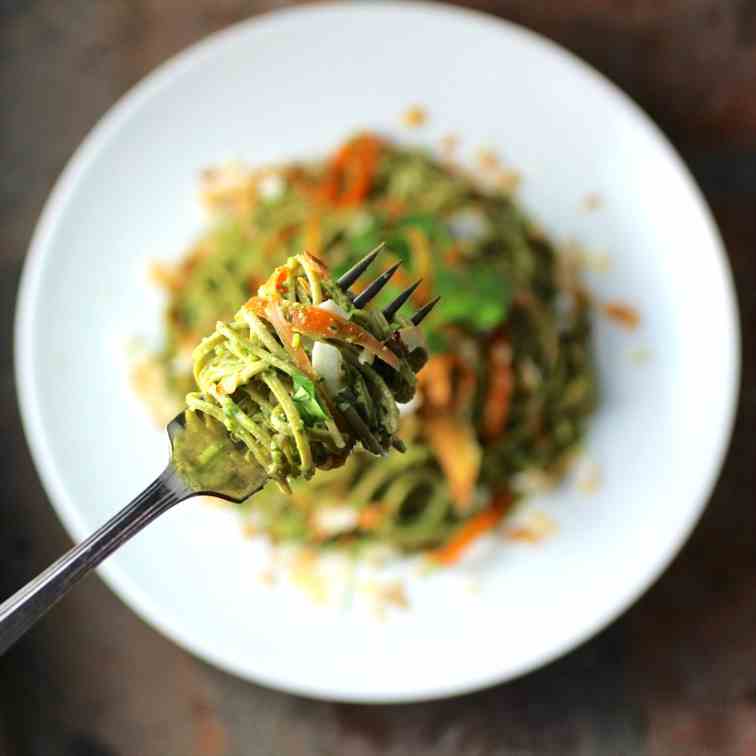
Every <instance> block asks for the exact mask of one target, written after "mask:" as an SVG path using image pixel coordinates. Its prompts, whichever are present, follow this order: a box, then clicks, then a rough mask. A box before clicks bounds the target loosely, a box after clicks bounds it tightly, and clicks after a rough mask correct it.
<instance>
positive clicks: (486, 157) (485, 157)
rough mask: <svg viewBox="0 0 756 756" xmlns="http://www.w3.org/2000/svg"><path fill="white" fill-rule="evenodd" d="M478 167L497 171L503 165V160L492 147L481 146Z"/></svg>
mask: <svg viewBox="0 0 756 756" xmlns="http://www.w3.org/2000/svg"><path fill="white" fill-rule="evenodd" d="M478 167H479V168H481V169H482V170H484V171H497V170H498V169H499V168H500V167H501V161H500V160H499V156H498V155H497V154H496V152H494V150H492V149H491V148H490V147H481V148H480V149H479V150H478Z"/></svg>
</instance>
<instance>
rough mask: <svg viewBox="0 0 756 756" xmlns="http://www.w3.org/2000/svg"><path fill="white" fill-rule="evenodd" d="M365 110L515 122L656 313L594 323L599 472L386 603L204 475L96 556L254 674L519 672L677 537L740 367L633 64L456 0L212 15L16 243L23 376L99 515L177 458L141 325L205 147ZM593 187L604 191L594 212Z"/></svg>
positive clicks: (497, 139) (194, 640)
mask: <svg viewBox="0 0 756 756" xmlns="http://www.w3.org/2000/svg"><path fill="white" fill-rule="evenodd" d="M415 102H419V103H421V104H423V105H425V106H426V107H427V109H428V112H429V115H430V121H429V124H428V125H427V126H426V127H425V128H424V129H422V130H420V131H418V132H412V133H411V134H410V133H409V132H407V131H406V130H403V129H402V128H401V127H400V125H399V124H400V114H401V113H402V112H403V111H404V110H405V109H406V108H407V107H408V106H409V105H411V104H412V103H415ZM363 127H370V128H376V129H379V130H381V131H383V132H386V133H389V134H392V135H395V136H397V137H398V138H407V137H408V136H411V137H412V138H413V139H415V140H419V141H421V142H424V143H426V144H437V143H438V140H439V139H440V137H441V136H442V135H444V134H446V133H450V132H453V133H456V134H458V135H460V136H461V137H462V139H463V147H464V148H465V149H466V150H467V152H468V154H473V153H474V151H475V149H476V147H478V146H480V145H489V146H492V147H495V148H497V149H498V150H499V152H500V153H501V154H502V155H503V156H505V157H506V158H507V159H508V160H509V161H510V162H513V163H514V164H515V165H516V166H517V168H518V169H519V170H521V171H522V173H523V175H524V177H525V180H524V183H523V188H522V199H523V201H524V202H525V204H526V205H527V206H528V207H529V208H531V209H532V210H533V211H534V212H535V213H536V215H537V216H538V218H539V219H540V220H542V221H543V223H544V225H545V226H546V228H547V229H548V230H549V231H550V232H551V233H552V234H554V235H555V236H556V237H558V238H561V239H567V238H570V237H575V238H577V239H579V240H580V241H582V242H584V243H585V244H587V245H589V247H591V248H593V249H596V250H602V251H606V252H607V253H608V254H609V257H610V260H611V269H610V271H609V272H607V273H604V274H595V275H593V276H592V280H591V283H592V285H593V286H594V288H595V290H596V292H597V293H598V294H599V296H600V297H603V298H619V299H622V300H624V301H627V302H629V303H631V304H633V305H634V306H636V307H637V308H638V309H639V310H640V312H641V314H642V327H641V328H640V329H639V330H638V331H637V332H636V333H633V334H629V333H627V332H625V331H622V329H619V328H617V327H616V326H613V325H611V324H608V323H607V322H604V321H600V322H599V323H598V324H597V334H596V336H597V345H598V355H599V361H600V370H601V379H602V390H603V402H602V405H601V409H600V411H599V412H598V414H597V416H596V418H595V422H594V423H593V429H592V432H591V435H590V439H589V448H590V454H591V456H592V457H593V459H595V461H596V462H597V463H598V464H599V466H600V470H601V476H602V481H603V482H602V485H601V486H600V488H599V490H598V491H597V492H596V493H595V494H594V495H592V496H589V495H586V494H584V493H581V492H580V491H579V490H577V489H576V488H575V487H574V486H565V487H563V488H561V489H560V490H559V491H558V492H556V493H555V494H553V495H551V496H550V497H546V498H545V499H543V500H542V501H540V502H538V506H539V507H540V508H542V509H544V510H546V511H548V512H550V513H551V514H552V516H553V517H554V518H555V519H556V520H557V522H558V524H559V531H558V533H557V534H556V535H555V536H554V537H552V538H551V539H549V540H547V541H546V542H544V543H543V544H541V545H539V546H537V547H534V546H525V545H516V544H506V543H503V544H502V545H501V546H500V547H499V549H498V550H497V552H496V556H495V557H494V558H490V559H488V560H486V561H485V562H484V563H481V564H479V565H478V566H477V570H478V574H479V575H480V576H481V585H480V590H479V592H478V593H476V594H474V595H473V594H469V593H468V592H466V591H465V590H462V589H460V585H461V584H462V583H463V582H464V581H463V580H462V579H461V578H460V577H459V575H458V574H451V575H444V576H435V577H430V578H420V577H417V576H412V577H410V578H409V591H410V598H411V603H412V606H411V609H410V610H409V611H406V612H400V611H397V612H393V613H391V615H390V616H389V617H388V619H387V620H386V621H385V622H377V621H375V620H374V619H373V618H371V617H369V616H366V614H365V613H360V612H359V611H356V610H355V611H345V610H343V609H340V608H338V607H336V608H333V607H331V608H321V607H316V606H313V605H312V604H311V603H310V602H309V601H308V600H307V599H305V598H303V597H299V596H298V595H297V594H293V593H290V592H287V590H286V589H283V588H275V589H271V588H269V587H266V586H264V585H262V584H261V583H260V582H259V581H258V580H257V578H256V573H257V571H259V569H260V565H261V564H262V562H261V560H262V558H263V553H262V552H263V549H262V547H260V546H259V545H255V544H254V543H251V542H250V541H247V540H244V539H243V538H242V536H241V534H240V532H239V529H238V528H237V525H236V522H235V520H234V518H233V517H232V516H230V515H229V514H228V513H227V512H224V511H222V510H220V509H215V508H212V507H208V506H204V505H202V504H200V503H192V504H189V505H184V506H182V507H180V508H178V509H177V510H174V511H173V512H171V513H169V514H168V515H167V516H166V517H165V518H164V519H163V520H162V521H160V522H158V523H156V524H155V525H153V526H151V527H150V528H149V529H148V530H147V531H146V532H145V533H143V534H142V535H140V536H139V537H138V538H136V539H135V540H134V541H133V542H132V543H130V544H128V545H127V546H126V547H125V548H124V549H123V550H122V551H120V552H119V553H117V554H116V555H114V556H113V557H112V558H111V559H110V560H109V562H108V563H107V564H106V565H105V567H104V568H103V575H104V577H105V579H106V580H107V581H108V582H109V584H110V585H111V586H112V587H113V588H114V589H115V590H116V591H117V592H118V593H119V594H120V595H121V596H122V597H123V598H124V600H125V601H127V602H128V604H129V605H130V606H132V607H133V608H134V609H135V610H136V611H137V612H139V613H140V614H141V615H142V616H143V617H144V618H145V619H146V620H147V621H148V622H150V623H152V624H153V625H155V626H156V627H158V628H159V629H161V630H162V631H163V632H164V633H165V634H166V635H168V636H170V637H171V638H173V639H174V640H175V641H177V642H178V643H180V644H181V645H183V646H185V647H186V648H188V649H190V650H191V651H193V652H194V653H196V654H198V655H199V656H201V657H203V658H205V659H208V660H209V661H211V662H213V663H215V664H217V665H219V666H221V667H223V668H225V669H227V670H229V671H231V672H234V673H236V674H239V675H241V676H243V677H247V678H249V679H250V680H255V681H258V682H261V683H263V684H266V685H270V686H273V687H277V688H283V689H286V690H290V691H296V692H299V693H303V694H307V695H312V696H317V697H322V698H334V699H342V700H363V701H409V700H414V699H423V698H431V697H439V696H446V695H451V694H454V693H460V692H464V691H469V690H473V689H475V688H479V687H481V686H485V685H490V684H493V683H496V682H500V681H503V680H507V679H510V678H512V677H514V676H516V675H520V674H522V673H524V672H527V671H528V670H532V669H534V668H536V667H538V666H540V665H542V664H544V663H546V662H548V661H549V660H551V659H554V658H555V657H557V656H559V655H560V654H563V653H565V652H566V651H568V650H569V649H572V648H574V647H575V646H576V645H577V644H578V643H580V642H581V641H584V640H585V639H587V638H588V637H590V636H591V635H592V634H594V633H595V632H597V631H598V630H600V629H601V628H602V627H604V626H605V625H606V624H607V623H608V622H609V621H610V620H612V619H613V618H614V617H616V616H617V615H618V614H619V613H620V612H622V611H623V610H624V609H625V608H626V607H627V606H628V605H629V604H630V603H631V602H632V601H633V600H635V599H636V598H637V597H638V596H639V595H640V593H641V592H642V591H643V590H645V589H646V588H647V587H648V586H649V585H650V583H651V582H652V581H653V580H654V579H655V578H656V577H657V576H658V575H659V573H660V572H661V571H662V570H663V569H664V567H665V566H666V565H667V564H668V563H669V561H670V559H671V558H672V557H673V556H674V554H675V553H676V552H677V551H678V549H679V548H680V546H681V544H682V543H683V541H684V540H685V538H686V537H687V535H688V534H689V532H690V530H691V528H692V527H693V525H694V524H695V522H696V520H697V519H698V517H699V515H700V513H701V510H702V508H703V507H704V504H705V502H706V499H707V497H708V495H709V493H710V491H711V488H712V485H713V483H714V481H715V479H716V476H717V473H718V470H719V468H720V464H721V461H722V457H723V454H724V451H725V448H726V444H727V440H728V436H729V433H730V429H731V424H732V419H733V409H734V406H735V398H736V393H737V379H738V370H739V363H738V343H739V341H738V324H737V316H736V307H735V302H734V296H733V288H732V283H731V280H730V273H729V270H728V267H727V264H726V261H725V256H724V254H723V249H722V243H721V241H720V238H719V236H718V234H717V230H716V228H715V226H714V224H713V222H712V219H711V216H710V214H709V211H708V209H707V208H706V206H705V204H704V202H703V201H702V199H701V196H700V194H699V192H698V190H697V189H696V187H695V185H694V184H693V182H692V180H691V178H690V176H689V174H688V172H687V171H686V169H685V168H684V167H683V165H682V163H681V162H680V160H679V158H678V157H677V156H676V154H675V153H674V151H673V150H672V149H671V147H670V146H669V144H668V143H667V142H666V140H665V139H664V137H663V136H662V135H661V133H660V132H659V131H658V129H657V128H656V127H655V126H654V125H653V124H652V123H651V122H650V121H649V119H648V118H647V117H646V116H645V115H643V113H641V112H640V111H639V110H638V108H637V107H636V106H635V105H633V103H632V102H630V101H629V100H628V98H627V97H625V96H624V95H623V94H621V93H620V92H619V91H618V90H617V89H616V88H615V87H613V86H612V85H611V84H610V83H608V82H607V81H606V80H605V79H603V78H602V77H601V76H599V75H598V74H596V73H595V72H594V71H593V70H592V69H590V68H589V67H588V66H586V65H585V64H584V63H582V62H580V61H579V60H577V59H576V58H574V57H573V56H572V55H570V54H568V53H566V52H565V51H564V50H562V49H560V48H559V47H557V46H555V45H554V44H552V43H550V42H547V41H545V40H543V39H541V38H540V37H538V36H536V35H534V34H532V33H530V32H527V31H524V30H522V29H520V28H517V27H515V26H512V25H510V24H507V23H503V22H501V21H497V20H494V19H492V18H489V17H486V16H483V15H479V14H476V13H471V12H467V11H461V10H453V9H451V8H447V7H443V6H431V5H422V4H421V5H416V4H412V3H401V4H399V3H378V4H375V3H371V4H370V5H318V6H315V7H305V8H301V9H297V10H291V11H286V12H282V13H276V14H273V15H269V16H265V17H262V18H259V19H254V20H252V21H249V22H246V23H243V24H240V25H238V26H235V27H233V28H231V29H229V30H227V31H224V32H223V33H221V34H218V35H215V36H213V37H212V38H210V39H209V40H207V41H205V42H203V43H201V44H199V45H196V46H195V47H192V48H191V49H190V50H188V51H187V52H185V53H183V54H181V55H179V56H178V57H177V58H175V59H174V60H172V61H170V62H169V63H167V64H166V65H164V66H162V67H161V68H160V69H159V70H158V71H156V72H155V73H154V74H152V75H151V76H149V77H148V78H147V79H146V80H145V81H143V82H142V83H141V84H139V85H138V86H137V87H135V88H134V90H133V91H132V92H131V93H130V94H128V95H127V96H126V97H125V98H124V99H123V100H122V101H121V102H120V103H118V105H116V106H115V107H114V108H113V109H112V110H111V111H110V112H109V113H108V114H107V116H106V117H105V118H104V119H103V120H102V122H101V123H100V124H98V126H97V127H96V128H95V129H94V130H93V131H92V133H91V134H90V135H89V137H88V138H87V139H86V141H85V142H84V144H83V145H82V146H81V148H80V149H79V150H78V151H77V153H76V155H75V156H74V157H73V159H72V160H71V162H70V163H69V165H68V167H67V169H66V170H65V172H64V174H63V175H62V176H61V178H60V180H59V181H58V183H57V185H56V187H55V190H54V191H53V193H52V195H51V197H50V199H49V201H48V203H47V206H46V208H45V210H44V213H43V215H42V218H41V219H40V222H39V226H38V228H37V231H36V234H35V236H34V240H33V243H32V247H31V252H30V255H29V259H28V262H27V265H26V269H25V271H24V276H23V281H22V286H21V295H20V300H19V307H18V320H17V331H16V350H17V351H16V357H17V376H18V385H19V394H20V400H21V407H22V410H23V417H24V424H25V428H26V431H27V434H28V437H29V441H30V443H31V446H32V450H33V454H34V458H35V460H36V463H37V466H38V469H39V471H40V474H41V476H42V478H43V481H44V484H45V487H46V489H47V491H48V492H49V494H50V497H51V499H52V501H53V503H54V505H55V507H56V509H57V511H58V513H59V514H60V516H61V518H62V520H63V522H64V523H65V525H66V527H67V528H68V529H69V531H70V532H71V534H72V535H73V536H74V537H75V538H82V537H83V536H85V535H87V534H88V533H90V532H91V531H92V530H93V529H94V528H95V527H96V526H97V525H99V524H100V523H101V522H103V520H104V519H105V518H106V517H108V516H109V515H111V514H112V513H113V512H115V511H116V509H118V508H119V507H121V506H122V505H123V504H125V503H126V501H127V499H128V498H130V497H131V496H132V495H134V494H136V493H137V491H138V489H140V487H142V486H144V485H145V484H147V483H148V482H149V481H150V480H152V478H153V477H154V476H155V475H156V474H157V473H158V472H159V471H160V469H161V468H162V466H163V464H164V460H165V458H166V448H167V445H166V442H165V439H164V438H163V434H162V433H160V432H158V431H156V430H155V428H154V427H153V426H152V424H151V422H150V420H149V419H148V418H147V417H146V414H145V413H144V412H143V411H142V409H141V407H140V406H139V404H138V403H137V402H136V401H135V400H134V399H133V397H132V396H131V394H130V391H129V388H128V386H127V382H126V380H125V378H124V359H123V350H124V343H125V341H126V339H127V338H128V337H129V336H131V335H134V334H136V333H142V334H145V333H146V334H152V335H153V336H154V335H155V334H156V333H157V331H158V325H157V324H158V321H159V313H160V299H159V296H158V295H157V293H155V292H154V291H152V290H151V288H150V287H149V285H148V284H147V282H146V276H145V268H146V264H147V262H148V261H149V260H150V259H154V258H160V257H162V258H166V257H170V256H178V255H179V254H180V253H181V252H182V250H183V249H184V247H185V245H186V244H187V243H188V242H189V241H190V240H191V239H192V238H193V237H194V235H195V234H196V233H197V232H198V230H199V229H200V228H201V227H202V223H203V219H202V216H201V214H200V212H199V210H198V208H197V202H196V180H197V176H198V172H199V170H200V169H201V168H202V167H204V166H207V165H209V164H212V163H216V162H217V161H219V160H222V159H225V158H228V157H241V158H243V159H246V160H249V161H251V162H253V163H259V162H266V161H270V160H276V159H282V158H289V157H296V156H310V155H314V154H322V153H323V152H325V151H326V150H328V149H329V148H332V147H333V146H334V145H335V144H337V143H338V142H339V140H340V139H342V138H343V137H344V136H346V135H347V134H349V133H350V132H351V131H352V130H354V129H358V128H363ZM591 192H595V193H597V194H598V195H599V196H600V197H601V199H602V201H603V202H602V207H601V208H600V209H598V210H596V211H594V212H592V213H587V212H585V211H584V210H581V202H582V201H583V198H584V197H585V196H586V195H587V194H588V193H591ZM638 349H645V350H647V351H648V353H649V355H650V356H649V359H648V360H647V362H646V363H645V364H643V365H637V364H635V361H634V360H633V359H632V356H631V352H632V351H633V350H638Z"/></svg>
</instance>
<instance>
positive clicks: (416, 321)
mask: <svg viewBox="0 0 756 756" xmlns="http://www.w3.org/2000/svg"><path fill="white" fill-rule="evenodd" d="M440 299H441V297H436V298H435V299H431V301H430V302H428V303H427V304H424V305H423V306H422V307H421V308H420V309H419V310H418V311H417V312H416V313H415V314H414V315H413V316H412V317H411V318H410V320H411V321H412V325H416V326H417V325H420V323H422V322H423V320H425V318H427V317H428V315H429V313H430V311H431V310H432V309H433V308H434V307H435V306H436V305H437V304H438V301H439V300H440Z"/></svg>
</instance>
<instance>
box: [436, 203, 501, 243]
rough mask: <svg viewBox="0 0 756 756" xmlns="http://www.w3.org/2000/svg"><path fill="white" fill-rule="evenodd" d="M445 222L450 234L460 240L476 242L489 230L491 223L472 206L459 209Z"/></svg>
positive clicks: (486, 234)
mask: <svg viewBox="0 0 756 756" xmlns="http://www.w3.org/2000/svg"><path fill="white" fill-rule="evenodd" d="M447 223H448V225H449V230H450V231H451V234H452V236H453V237H454V238H455V239H459V240H461V241H469V242H477V241H480V240H481V239H483V238H485V237H486V236H488V234H489V233H490V232H491V224H490V223H489V221H488V219H487V218H486V216H485V215H484V213H483V212H482V211H480V210H478V209H477V208H474V207H466V208H464V209H462V210H459V211H458V212H456V213H454V215H452V216H451V217H450V218H449V219H448V220H447Z"/></svg>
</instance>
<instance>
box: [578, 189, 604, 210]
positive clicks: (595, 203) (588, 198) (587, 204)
mask: <svg viewBox="0 0 756 756" xmlns="http://www.w3.org/2000/svg"><path fill="white" fill-rule="evenodd" d="M581 204H582V208H583V210H585V211H586V212H588V213H590V212H592V211H593V210H598V209H599V208H600V207H601V206H602V205H603V204H604V201H603V199H602V198H601V195H599V194H596V193H595V192H591V193H590V194H586V195H585V197H583V202H582V203H581Z"/></svg>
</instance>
